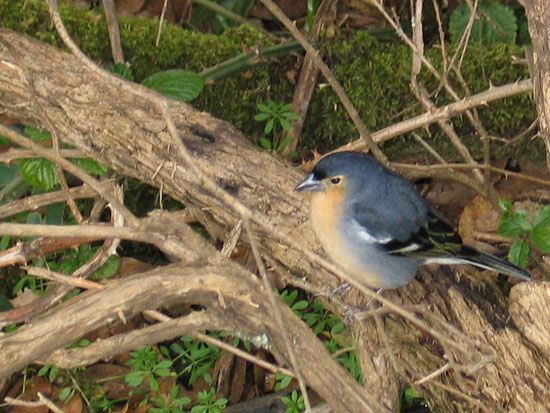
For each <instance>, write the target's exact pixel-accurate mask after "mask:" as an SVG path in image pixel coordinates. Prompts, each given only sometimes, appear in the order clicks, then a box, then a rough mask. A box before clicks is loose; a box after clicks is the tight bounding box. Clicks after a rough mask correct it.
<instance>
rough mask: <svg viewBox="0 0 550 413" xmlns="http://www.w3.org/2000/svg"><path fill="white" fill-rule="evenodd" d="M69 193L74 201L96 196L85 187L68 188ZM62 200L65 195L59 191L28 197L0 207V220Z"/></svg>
mask: <svg viewBox="0 0 550 413" xmlns="http://www.w3.org/2000/svg"><path fill="white" fill-rule="evenodd" d="M69 193H70V195H71V197H73V198H74V199H82V198H93V197H94V196H97V194H96V192H95V191H94V190H93V189H92V188H90V187H89V186H87V185H82V186H78V187H74V188H70V189H69ZM64 199H65V194H64V193H63V192H61V191H56V192H47V193H45V194H39V195H30V196H28V197H26V198H23V199H18V200H16V201H12V202H9V203H7V204H4V205H0V219H2V218H6V217H9V216H12V215H15V214H19V213H21V212H24V211H33V210H36V209H38V208H40V207H43V206H46V205H50V204H55V203H56V202H61V201H63V200H64Z"/></svg>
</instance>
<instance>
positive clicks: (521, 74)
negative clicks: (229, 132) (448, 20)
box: [0, 0, 545, 159]
mask: <svg viewBox="0 0 550 413" xmlns="http://www.w3.org/2000/svg"><path fill="white" fill-rule="evenodd" d="M61 12H62V17H63V21H64V22H65V24H66V25H67V28H68V30H69V32H70V34H71V35H72V36H73V37H74V39H75V40H76V42H77V43H78V45H79V46H80V47H81V48H82V50H83V51H84V53H86V54H87V55H88V56H90V57H91V58H92V59H94V60H95V61H98V62H101V63H103V64H104V65H110V64H111V63H112V58H111V52H110V48H109V38H108V32H107V26H106V23H105V20H104V17H103V13H101V11H100V10H83V9H78V8H71V7H67V6H65V7H62V9H61ZM0 26H1V27H5V28H11V29H14V30H17V31H19V32H22V33H25V34H28V35H30V36H32V37H35V38H37V39H39V40H42V41H45V42H47V43H49V44H52V45H55V46H60V41H59V39H58V37H57V35H56V34H55V31H54V30H53V27H52V26H51V24H50V23H49V19H48V14H47V9H46V5H45V2H44V1H42V0H25V1H23V0H0ZM157 30H158V21H156V20H148V19H143V18H138V17H132V18H122V19H120V33H121V40H122V47H123V50H124V55H125V56H126V58H127V59H128V62H129V63H130V65H131V68H132V70H133V73H134V75H135V78H136V80H137V81H140V80H141V79H143V78H145V77H146V76H148V75H150V74H152V73H156V72H158V71H161V70H166V69H172V68H184V69H187V70H193V71H202V70H203V69H205V68H207V67H210V66H213V65H215V64H218V63H220V62H223V61H225V60H227V59H230V58H233V57H235V56H237V55H239V54H240V53H243V52H249V51H250V50H252V49H253V48H254V47H255V46H257V45H269V44H271V42H270V40H269V39H268V38H267V37H266V36H264V35H263V34H261V33H259V32H257V31H255V30H253V29H251V28H249V27H246V26H243V27H240V28H237V29H232V30H228V31H227V32H225V33H224V34H223V35H219V36H218V35H211V34H199V33H196V32H191V31H188V30H184V29H181V28H179V27H176V26H172V25H165V26H164V28H163V33H162V37H161V41H160V45H159V47H155V45H154V41H155V38H156V34H157ZM320 47H321V49H322V51H323V52H324V54H325V56H326V61H327V62H328V63H329V64H330V65H331V67H332V68H333V70H334V73H335V74H336V77H337V78H338V79H339V80H340V81H341V82H342V84H343V85H344V87H345V89H346V90H347V92H348V93H349V95H350V97H351V99H352V101H353V102H354V104H355V105H356V107H357V109H358V111H359V113H360V114H361V117H362V119H363V121H364V122H365V123H366V125H367V127H368V128H370V129H371V130H378V129H381V128H383V127H386V126H388V125H390V124H393V123H395V122H397V121H399V120H402V119H406V118H408V117H410V116H412V115H415V114H418V113H421V111H422V109H421V107H420V105H419V104H417V102H416V101H415V99H414V97H413V96H414V95H413V94H412V93H411V91H410V85H409V83H410V62H411V53H410V50H409V48H408V47H407V46H404V45H399V44H395V43H388V42H384V41H379V40H377V39H376V38H374V37H373V36H372V35H370V34H369V33H367V32H365V31H355V32H339V33H338V34H337V36H336V37H334V38H325V39H324V40H322V42H321V45H320ZM450 52H451V53H452V52H453V50H452V49H451V50H450ZM426 54H427V57H428V58H429V59H430V60H431V61H433V62H434V64H435V65H436V66H441V52H440V50H439V49H438V48H437V47H434V48H431V49H428V50H427V52H426ZM523 56H524V51H523V49H522V48H521V47H516V46H510V45H504V44H500V45H493V46H483V47H482V46H476V45H471V46H469V49H468V52H467V53H466V54H465V57H464V61H463V63H462V65H461V71H462V74H463V76H464V78H465V80H466V82H467V84H468V87H469V89H470V91H471V92H472V93H478V92H480V91H482V90H485V89H488V88H489V87H490V85H503V84H506V83H510V82H514V81H517V80H519V79H523V78H527V77H529V73H528V69H527V66H526V64H515V63H514V59H515V58H522V57H523ZM295 65H296V57H295V56H289V57H287V58H282V59H278V60H277V61H274V60H272V61H270V62H262V63H259V64H257V65H255V66H254V67H253V68H252V69H251V70H248V71H246V72H245V73H243V74H240V75H235V76H232V77H229V78H226V79H223V80H220V81H217V82H214V83H213V84H210V85H207V87H206V88H205V90H204V91H203V92H202V94H201V95H200V96H199V98H198V99H196V100H195V101H194V102H193V105H194V106H195V107H196V108H198V109H200V110H204V111H207V112H209V113H211V114H212V115H214V116H216V117H218V118H220V119H223V120H226V121H228V122H229V123H231V124H232V125H234V126H235V127H237V128H238V129H239V130H241V131H242V132H243V133H244V134H245V135H246V136H248V137H249V138H250V139H252V140H256V139H258V137H259V136H261V135H262V129H263V125H262V124H260V123H258V122H255V121H254V119H253V118H254V115H255V113H256V112H257V109H256V105H257V103H260V102H263V101H264V100H266V99H267V98H271V99H273V100H275V101H279V102H290V101H291V99H292V93H293V90H294V85H293V84H292V82H291V81H290V80H289V76H288V73H289V72H292V71H294V70H295ZM290 77H292V76H290ZM451 79H452V76H451ZM420 80H422V81H423V82H425V83H426V84H427V85H428V88H429V90H435V88H436V87H437V81H436V80H435V79H434V78H433V77H431V76H430V75H428V74H427V72H422V74H421V76H420ZM323 82H324V80H323V79H320V80H319V83H323ZM457 90H460V88H459V87H457ZM448 102H450V100H449V99H448V97H447V96H446V95H445V94H444V93H440V94H438V96H437V98H436V103H437V104H439V105H442V104H445V103H448ZM479 112H480V116H481V120H482V122H483V124H484V126H485V127H486V129H487V131H488V133H489V134H490V135H493V136H499V137H504V138H507V137H513V136H515V135H516V134H517V133H519V132H520V131H522V130H524V129H525V128H527V127H528V126H529V125H530V124H531V123H532V122H533V120H534V119H535V117H536V110H535V107H534V104H533V102H532V101H531V98H530V97H529V96H527V95H519V96H515V97H512V98H507V99H503V100H500V101H497V102H493V103H491V104H490V105H489V106H487V107H484V108H481V109H479ZM452 121H453V123H454V125H455V128H456V130H457V132H458V133H459V134H460V135H461V136H462V137H463V139H464V140H465V142H466V144H467V145H468V147H469V148H470V149H471V150H472V152H473V153H474V155H475V156H476V157H481V144H480V142H479V139H478V137H477V136H476V135H475V133H474V130H473V128H472V127H471V126H470V125H469V123H468V121H467V120H466V119H465V118H464V119H463V118H460V117H459V118H455V119H453V120H452ZM429 129H430V130H429V132H428V131H425V130H421V131H418V133H419V134H420V135H421V136H422V137H423V138H425V139H427V140H428V142H430V143H431V144H432V145H434V147H435V148H436V149H437V150H438V151H440V153H442V154H443V155H444V156H447V157H448V158H449V159H453V158H457V155H456V152H455V150H454V147H453V146H452V145H451V144H450V143H449V142H448V139H447V138H446V137H445V136H444V135H443V134H442V133H441V132H440V131H439V130H438V129H437V127H435V126H433V127H430V128H429ZM356 137H357V133H356V131H355V129H354V127H353V124H352V123H351V122H350V121H349V119H348V117H347V114H346V112H345V110H344V109H343V107H342V106H341V105H340V104H339V102H338V98H337V97H336V95H335V94H334V92H333V91H332V90H331V89H330V88H323V87H319V88H318V90H317V91H316V93H315V94H314V96H313V100H312V103H311V106H310V109H309V112H308V115H307V118H306V121H305V125H304V129H303V132H302V140H301V145H302V148H306V149H307V148H309V149H313V148H316V149H317V150H318V151H320V152H323V151H326V150H329V149H333V148H335V147H337V146H340V145H342V144H344V143H347V142H349V141H351V140H353V139H355V138H356ZM498 145H499V147H500V149H499V155H500V156H505V155H520V156H528V157H529V158H530V159H543V158H544V153H545V150H544V145H543V144H542V142H541V141H540V140H531V139H524V140H523V141H522V142H516V143H515V144H513V145H509V146H507V147H505V150H501V149H502V144H501V142H499V143H498ZM384 149H385V150H386V151H387V152H388V154H389V156H390V157H393V158H396V157H398V156H399V155H403V154H410V153H413V154H414V153H419V152H422V151H423V149H422V148H421V147H419V145H417V144H416V143H414V142H413V140H412V139H410V136H409V135H407V136H404V137H403V138H402V139H398V140H394V141H390V142H387V143H386V144H385V148H384Z"/></svg>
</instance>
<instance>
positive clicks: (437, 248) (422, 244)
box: [384, 210, 463, 258]
mask: <svg viewBox="0 0 550 413" xmlns="http://www.w3.org/2000/svg"><path fill="white" fill-rule="evenodd" d="M384 248H385V249H386V250H387V251H388V252H390V253H391V254H396V255H409V254H411V255H414V256H416V257H421V258H430V257H442V256H443V257H444V256H457V255H458V254H460V252H461V250H462V248H463V245H462V238H460V235H458V233H457V232H456V231H455V230H454V229H453V228H452V227H451V226H450V225H449V224H447V223H446V222H445V221H443V220H442V219H441V218H440V217H439V216H437V215H436V214H435V213H434V212H433V211H431V210H430V211H429V212H428V220H427V221H426V222H425V223H424V224H423V225H422V226H420V228H419V230H418V231H417V232H415V233H413V234H411V235H410V237H409V239H408V240H406V241H403V242H401V241H398V240H394V241H392V242H390V243H388V244H386V245H384Z"/></svg>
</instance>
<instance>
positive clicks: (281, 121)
mask: <svg viewBox="0 0 550 413" xmlns="http://www.w3.org/2000/svg"><path fill="white" fill-rule="evenodd" d="M256 107H257V108H258V111H259V112H258V113H257V114H256V116H254V120H255V121H257V122H265V127H264V135H265V136H263V137H261V138H260V140H259V142H258V143H259V145H260V147H261V148H263V149H265V150H268V151H273V152H275V153H277V154H281V153H282V152H283V151H284V150H285V148H286V147H287V146H288V144H289V143H290V142H291V140H292V137H291V136H287V137H286V138H284V139H283V140H280V135H281V134H282V133H283V132H289V131H290V130H291V129H292V126H291V122H293V121H296V120H298V115H296V114H295V113H294V112H292V110H291V109H292V105H291V104H290V103H288V104H284V103H277V102H274V101H272V100H271V99H268V100H267V101H266V102H265V103H258V105H257V106H256Z"/></svg>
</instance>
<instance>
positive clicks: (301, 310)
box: [281, 290, 309, 318]
mask: <svg viewBox="0 0 550 413" xmlns="http://www.w3.org/2000/svg"><path fill="white" fill-rule="evenodd" d="M281 298H282V299H283V301H284V302H285V304H286V305H288V306H289V307H290V309H291V310H292V311H294V314H296V315H297V316H298V317H300V318H303V317H304V315H305V310H306V309H307V308H308V307H309V302H308V301H307V300H298V301H296V300H297V299H298V290H292V291H289V290H283V292H282V293H281Z"/></svg>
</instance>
